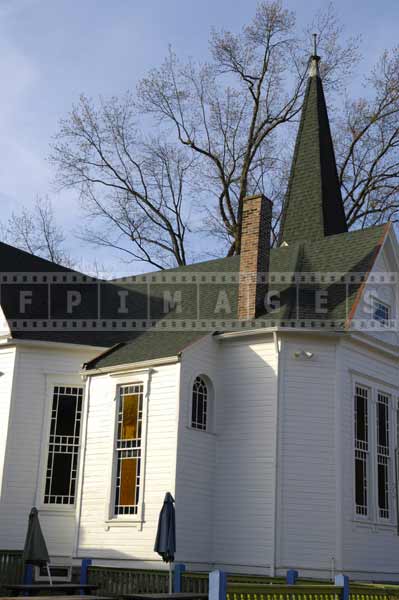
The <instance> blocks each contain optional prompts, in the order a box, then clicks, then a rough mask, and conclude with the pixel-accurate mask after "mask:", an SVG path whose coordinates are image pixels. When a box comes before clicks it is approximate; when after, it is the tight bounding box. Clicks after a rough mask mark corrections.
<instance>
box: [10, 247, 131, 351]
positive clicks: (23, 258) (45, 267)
mask: <svg viewBox="0 0 399 600" xmlns="http://www.w3.org/2000/svg"><path fill="white" fill-rule="evenodd" d="M39 273H40V274H42V280H43V281H44V280H46V273H49V274H50V273H52V274H54V273H59V274H62V273H65V274H76V275H77V276H78V277H86V276H85V275H84V274H82V273H79V272H77V271H74V270H73V269H69V268H68V267H63V266H62V265H58V264H57V263H54V262H51V261H49V260H46V259H45V258H41V257H40V256H35V255H34V254H30V253H29V252H25V251H24V250H20V249H19V248H15V247H14V246H10V245H9V244H6V243H4V242H0V274H1V278H0V284H1V287H2V291H3V293H2V294H1V302H0V304H1V308H2V309H3V312H4V316H5V318H6V319H7V322H8V325H9V328H10V331H11V335H12V337H13V338H14V339H25V340H37V341H51V342H61V343H68V344H82V345H87V346H98V347H99V348H101V347H109V346H112V345H113V344H116V343H117V342H119V341H121V340H122V339H128V336H126V335H125V334H124V333H123V332H122V333H121V332H119V333H117V332H112V331H108V332H93V331H91V332H90V331H84V330H80V331H78V330H77V331H63V330H62V329H51V330H38V331H32V329H27V330H23V329H22V330H21V329H18V328H16V327H15V326H14V315H15V295H13V294H7V293H4V292H5V288H6V287H7V284H8V283H9V284H10V285H12V276H11V277H10V274H21V275H22V274H26V275H30V274H39ZM87 278H88V279H90V277H88V276H87ZM47 279H48V278H47ZM21 287H22V286H21ZM45 287H46V286H44V287H43V288H42V289H41V288H40V285H39V286H37V288H36V289H37V290H39V291H40V292H41V293H42V295H43V298H42V303H43V304H44V302H45V301H46V300H47V290H46V289H45Z"/></svg>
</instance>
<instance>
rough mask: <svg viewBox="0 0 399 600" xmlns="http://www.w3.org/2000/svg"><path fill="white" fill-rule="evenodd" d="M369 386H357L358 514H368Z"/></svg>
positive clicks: (356, 479) (356, 491) (356, 472)
mask: <svg viewBox="0 0 399 600" xmlns="http://www.w3.org/2000/svg"><path fill="white" fill-rule="evenodd" d="M368 398H369V390H368V388H365V387H362V386H360V385H356V388H355V505H356V514H357V515H362V516H367V515H368V472H369V440H368V435H369V434H368Z"/></svg>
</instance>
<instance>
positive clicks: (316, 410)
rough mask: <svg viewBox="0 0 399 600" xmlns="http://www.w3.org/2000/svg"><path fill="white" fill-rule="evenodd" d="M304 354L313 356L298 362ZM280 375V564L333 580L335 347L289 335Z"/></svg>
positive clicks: (327, 342) (278, 550) (283, 345)
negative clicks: (301, 354) (303, 352)
mask: <svg viewBox="0 0 399 600" xmlns="http://www.w3.org/2000/svg"><path fill="white" fill-rule="evenodd" d="M330 340H331V338H330ZM301 351H306V352H311V353H313V357H312V358H311V359H305V358H302V357H300V358H296V357H295V353H297V352H301ZM280 375H281V381H280V396H279V422H280V428H279V494H278V505H279V507H278V525H277V562H278V566H279V568H280V570H281V571H282V572H283V571H284V570H285V569H286V568H297V569H299V571H300V572H301V574H302V573H304V574H314V575H316V574H317V573H319V574H323V575H326V576H328V575H329V573H330V568H331V559H332V557H333V556H335V514H336V494H335V487H336V484H335V459H334V457H335V433H334V432H335V345H334V343H332V342H331V341H326V342H324V343H323V342H322V341H318V340H317V338H315V337H312V338H309V337H307V338H306V337H296V336H295V337H291V338H289V337H288V336H286V339H285V341H283V344H282V351H281V362H280Z"/></svg>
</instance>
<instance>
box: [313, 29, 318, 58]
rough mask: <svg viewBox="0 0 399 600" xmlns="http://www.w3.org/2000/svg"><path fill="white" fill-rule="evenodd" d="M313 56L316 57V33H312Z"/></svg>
mask: <svg viewBox="0 0 399 600" xmlns="http://www.w3.org/2000/svg"><path fill="white" fill-rule="evenodd" d="M313 56H317V33H313Z"/></svg>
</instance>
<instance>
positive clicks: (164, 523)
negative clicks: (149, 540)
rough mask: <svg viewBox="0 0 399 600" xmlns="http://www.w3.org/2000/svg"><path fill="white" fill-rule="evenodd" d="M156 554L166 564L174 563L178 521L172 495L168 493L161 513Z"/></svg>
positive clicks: (155, 547)
mask: <svg viewBox="0 0 399 600" xmlns="http://www.w3.org/2000/svg"><path fill="white" fill-rule="evenodd" d="M154 550H155V552H157V553H158V554H159V555H160V556H162V560H163V561H164V562H167V563H168V562H173V561H174V559H175V552H176V520H175V507H174V499H173V497H172V494H170V493H169V492H167V493H166V494H165V499H164V501H163V507H162V510H161V512H160V513H159V520H158V529H157V537H156V539H155V546H154Z"/></svg>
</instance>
